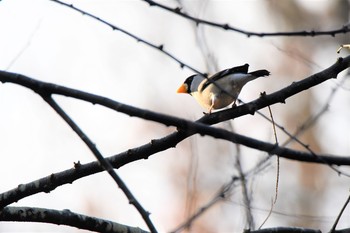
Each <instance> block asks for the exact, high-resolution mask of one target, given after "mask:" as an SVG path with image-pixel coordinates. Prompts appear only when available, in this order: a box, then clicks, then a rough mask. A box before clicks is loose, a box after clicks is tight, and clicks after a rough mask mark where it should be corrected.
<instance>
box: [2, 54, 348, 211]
mask: <svg viewBox="0 0 350 233" xmlns="http://www.w3.org/2000/svg"><path fill="white" fill-rule="evenodd" d="M349 63H350V56H349V57H346V58H344V59H339V61H338V62H337V63H335V64H334V65H333V66H331V67H329V68H328V69H326V70H324V71H322V72H320V73H317V74H315V75H312V76H310V77H308V78H306V79H304V80H301V81H299V82H295V83H293V84H291V85H290V86H288V87H286V88H283V89H282V90H280V91H277V92H275V93H272V94H270V95H265V96H264V97H261V98H259V99H257V100H255V101H252V102H250V103H247V104H244V105H241V106H238V107H236V108H234V109H229V110H224V111H220V112H217V113H213V114H210V115H206V116H204V117H202V118H201V119H199V120H198V121H197V122H191V121H187V120H184V119H181V118H177V117H173V116H168V115H164V114H160V113H155V112H152V111H148V110H142V109H139V108H135V107H132V106H128V105H125V104H121V103H119V102H116V101H113V100H111V99H108V98H105V97H102V96H98V95H93V94H89V93H86V92H82V91H78V90H75V89H71V88H67V87H63V86H59V85H55V84H50V83H46V82H41V81H38V80H34V79H31V78H28V77H26V76H23V75H19V74H14V73H9V72H4V71H0V81H1V82H11V83H15V84H19V85H22V86H24V87H27V88H30V89H31V90H33V91H35V92H37V93H39V94H40V95H47V94H59V95H64V96H69V97H73V98H76V99H80V100H84V101H88V102H91V103H94V104H100V105H102V106H105V107H108V108H111V109H114V110H116V111H119V112H123V113H126V114H128V115H130V116H137V117H140V118H143V119H147V120H152V121H156V122H160V123H163V124H165V125H174V126H177V127H178V128H180V129H181V130H180V131H179V132H174V133H172V134H170V135H168V136H166V137H164V138H161V139H156V140H152V141H151V142H150V143H147V144H145V145H142V146H140V147H136V148H134V149H129V150H127V151H124V152H121V153H119V154H117V155H115V156H113V157H110V158H108V160H109V161H110V163H111V164H112V165H113V167H114V168H118V167H120V166H123V165H125V164H127V163H130V162H133V161H136V160H140V159H146V158H148V157H149V156H150V155H153V154H155V153H158V152H160V151H163V150H166V149H169V148H171V147H175V146H176V145H177V144H178V143H179V142H181V141H182V140H184V139H185V138H187V137H189V136H191V135H193V134H195V133H200V134H203V135H204V134H206V135H211V136H213V137H216V138H221V139H225V140H228V141H231V142H234V143H240V144H242V145H245V146H247V147H251V148H254V149H258V150H262V151H265V152H267V153H269V154H275V155H279V156H280V157H283V158H287V159H292V160H297V161H304V162H312V163H321V164H328V165H329V164H334V165H347V166H348V165H350V157H349V156H348V157H344V156H334V155H319V154H318V155H317V156H315V154H312V153H309V152H302V151H296V150H292V149H289V148H285V147H280V146H278V145H276V144H272V143H267V142H262V141H259V140H256V139H253V138H249V137H246V136H243V135H239V134H235V133H232V132H229V131H227V130H223V129H218V128H213V127H210V126H207V125H206V124H215V123H218V122H220V121H223V120H228V119H233V118H236V117H239V116H242V115H244V114H247V113H254V111H255V110H257V109H260V108H263V107H265V106H268V105H272V104H274V103H278V102H282V100H283V101H284V100H285V99H286V98H288V97H290V96H292V95H294V94H297V93H299V92H301V91H303V90H306V89H308V88H310V87H312V86H314V85H317V84H319V83H321V82H323V81H325V80H327V79H329V78H334V77H336V76H337V74H338V73H339V72H341V71H342V70H344V69H346V68H347V67H348V66H349ZM101 171H102V169H101V168H100V167H99V165H98V163H89V164H85V165H81V166H78V167H77V168H75V169H68V170H66V171H64V172H60V173H56V174H52V175H50V176H48V177H45V178H42V179H39V180H37V181H35V182H32V183H28V184H26V185H19V187H17V188H15V189H13V190H10V191H8V192H5V193H3V194H1V195H0V208H3V207H4V206H7V205H8V204H10V203H13V202H16V201H18V200H20V199H21V198H24V197H26V196H29V195H33V194H35V193H38V192H50V191H51V190H54V189H55V188H56V187H58V186H59V185H63V184H67V183H72V182H73V181H75V180H77V179H79V178H81V177H84V176H88V175H91V174H95V173H97V172H101Z"/></svg>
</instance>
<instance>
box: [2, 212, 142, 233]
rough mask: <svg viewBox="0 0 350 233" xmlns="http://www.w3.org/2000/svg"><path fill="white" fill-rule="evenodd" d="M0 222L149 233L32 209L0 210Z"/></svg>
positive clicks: (65, 213)
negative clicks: (38, 223) (49, 224)
mask: <svg viewBox="0 0 350 233" xmlns="http://www.w3.org/2000/svg"><path fill="white" fill-rule="evenodd" d="M0 221H16V222H42V223H53V224H57V225H66V226H71V227H76V228H78V229H84V230H89V231H95V232H106V233H108V232H110V233H125V232H130V233H149V232H147V231H144V230H142V229H140V228H138V227H131V226H126V225H123V224H120V223H116V222H112V221H108V220H105V219H101V218H95V217H90V216H87V215H82V214H77V213H74V212H71V211H70V210H62V211H59V210H53V209H44V208H32V207H5V208H3V209H2V210H0Z"/></svg>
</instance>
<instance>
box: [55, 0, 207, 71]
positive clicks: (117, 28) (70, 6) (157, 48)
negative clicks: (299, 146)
mask: <svg viewBox="0 0 350 233" xmlns="http://www.w3.org/2000/svg"><path fill="white" fill-rule="evenodd" d="M51 1H53V2H55V3H58V4H61V5H63V6H66V7H69V8H71V9H73V10H75V11H77V12H80V13H82V14H83V15H86V16H89V17H91V18H93V19H95V20H97V21H99V22H100V23H103V24H105V25H107V26H109V27H111V28H112V30H116V31H120V32H121V33H123V34H125V35H127V36H129V37H131V38H134V39H135V40H136V41H137V42H141V43H144V44H145V45H147V46H150V47H151V48H154V49H156V50H158V51H160V52H162V53H164V54H165V55H166V56H168V57H170V58H171V59H173V60H174V61H176V62H177V63H179V64H180V67H181V68H183V67H187V68H188V69H190V70H192V71H194V72H196V73H199V74H201V72H200V71H199V70H197V69H195V68H194V67H192V66H190V65H188V64H186V63H185V62H183V61H181V60H180V59H179V58H177V57H175V56H174V55H172V54H171V53H169V52H167V51H166V50H165V49H164V45H163V44H162V45H155V44H153V43H151V42H149V41H147V40H144V39H142V38H141V37H138V36H136V35H135V34H133V33H130V32H128V31H126V30H125V29H122V28H121V27H118V26H116V25H114V24H111V23H109V22H107V21H105V20H103V19H101V18H99V17H97V16H95V15H93V14H90V13H89V12H86V11H84V10H82V9H79V8H77V7H75V6H74V5H73V4H68V3H64V2H61V1H59V0H51Z"/></svg>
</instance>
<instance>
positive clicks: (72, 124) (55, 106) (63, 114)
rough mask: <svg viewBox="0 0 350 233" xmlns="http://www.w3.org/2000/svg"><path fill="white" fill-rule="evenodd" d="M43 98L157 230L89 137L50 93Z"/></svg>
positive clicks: (153, 231) (148, 222) (153, 228)
mask: <svg viewBox="0 0 350 233" xmlns="http://www.w3.org/2000/svg"><path fill="white" fill-rule="evenodd" d="M41 96H42V97H43V99H44V100H45V101H46V102H47V103H48V104H49V105H50V106H51V107H52V108H53V109H54V110H55V111H56V112H57V114H58V115H59V116H60V117H62V119H63V120H64V121H65V122H66V123H67V124H68V125H69V126H70V127H71V128H72V129H73V131H74V132H75V133H76V134H77V135H78V136H79V137H80V139H81V140H82V141H83V142H84V143H85V144H86V145H87V147H88V148H89V149H90V150H91V152H92V153H93V154H94V155H95V157H96V158H97V160H98V161H99V163H100V165H101V166H102V167H103V169H104V170H106V171H107V172H108V173H109V175H110V176H111V177H112V178H113V180H114V181H115V182H116V183H117V184H118V186H119V188H120V189H121V190H122V191H123V192H124V194H125V196H126V197H127V198H128V200H129V203H130V204H132V205H133V206H135V208H136V209H137V211H138V212H139V213H140V215H141V216H142V218H143V219H144V221H145V223H146V225H147V226H148V228H149V230H150V231H151V232H152V233H156V232H157V230H156V228H155V227H154V225H153V223H152V221H151V219H150V218H149V215H150V213H149V212H147V211H146V210H145V209H144V208H143V207H142V206H141V204H140V203H139V202H138V201H137V199H136V198H135V196H134V195H133V194H132V193H131V191H130V190H129V188H128V187H127V186H126V184H125V183H124V181H123V180H122V179H121V178H120V177H119V175H118V174H117V173H116V172H115V171H114V168H113V166H112V165H111V164H110V163H109V162H108V160H106V159H105V158H104V157H103V155H102V154H101V153H100V151H99V150H98V149H97V147H96V146H95V144H94V143H93V142H92V141H91V140H90V139H89V137H88V136H87V135H86V134H85V133H84V132H83V131H82V130H81V129H80V127H79V126H78V125H77V124H76V123H75V122H74V121H73V120H72V119H71V118H70V117H69V116H68V114H67V113H66V112H65V111H64V110H63V109H62V108H61V107H60V106H59V105H58V104H57V103H56V102H55V101H54V100H53V99H52V97H51V95H46V94H41Z"/></svg>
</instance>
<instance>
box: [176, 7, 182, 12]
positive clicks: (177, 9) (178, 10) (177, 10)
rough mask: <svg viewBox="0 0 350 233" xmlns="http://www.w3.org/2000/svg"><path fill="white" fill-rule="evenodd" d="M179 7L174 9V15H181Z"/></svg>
mask: <svg viewBox="0 0 350 233" xmlns="http://www.w3.org/2000/svg"><path fill="white" fill-rule="evenodd" d="M181 10H182V9H181V7H176V8H175V9H174V12H175V13H181Z"/></svg>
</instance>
